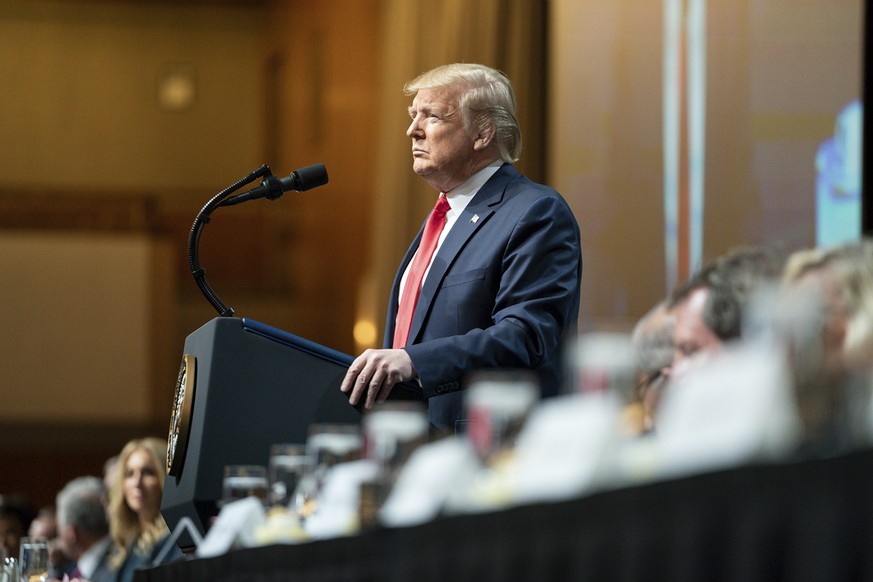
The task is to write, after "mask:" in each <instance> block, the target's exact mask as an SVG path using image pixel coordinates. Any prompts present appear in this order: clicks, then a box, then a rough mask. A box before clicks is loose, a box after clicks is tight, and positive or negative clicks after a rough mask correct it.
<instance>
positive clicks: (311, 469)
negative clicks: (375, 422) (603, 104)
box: [294, 423, 362, 519]
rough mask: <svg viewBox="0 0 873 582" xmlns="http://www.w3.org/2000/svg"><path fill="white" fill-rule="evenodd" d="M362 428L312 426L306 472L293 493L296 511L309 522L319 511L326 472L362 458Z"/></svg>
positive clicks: (325, 425) (307, 447) (326, 425)
mask: <svg viewBox="0 0 873 582" xmlns="http://www.w3.org/2000/svg"><path fill="white" fill-rule="evenodd" d="M361 446H362V438H361V427H360V426H358V425H356V424H320V423H317V424H313V425H312V426H310V427H309V436H308V437H307V439H306V456H307V457H308V465H307V470H306V472H305V473H304V475H303V477H301V479H300V482H299V484H298V485H297V490H296V491H295V492H294V509H295V510H296V512H297V515H298V516H299V517H300V518H301V519H306V518H307V517H308V516H310V515H311V514H312V513H313V512H314V511H315V510H316V508H317V503H318V494H319V493H320V491H321V487H322V485H323V484H324V479H325V476H326V475H327V472H328V471H329V470H330V469H331V467H333V466H334V465H336V464H338V463H345V462H349V461H354V460H357V459H360V458H361Z"/></svg>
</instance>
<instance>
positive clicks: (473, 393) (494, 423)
mask: <svg viewBox="0 0 873 582" xmlns="http://www.w3.org/2000/svg"><path fill="white" fill-rule="evenodd" d="M538 398H539V381H538V379H537V377H536V376H535V375H534V374H533V373H531V372H528V371H526V370H501V371H494V370H492V371H481V372H476V373H475V374H473V375H471V377H470V381H469V388H468V389H467V392H466V394H465V396H464V408H465V409H466V413H467V420H468V424H467V427H466V428H467V432H466V434H467V440H468V442H469V443H470V444H471V445H472V447H473V449H474V450H475V451H476V453H477V455H478V456H479V459H480V460H481V461H482V462H483V463H484V464H486V465H491V466H494V465H496V464H499V463H500V462H502V461H503V460H504V459H505V458H506V457H507V456H511V453H512V449H513V447H514V446H515V440H516V437H517V436H518V434H519V433H520V432H521V429H522V427H523V426H524V423H525V421H526V420H527V417H528V415H529V413H530V411H531V410H532V409H533V407H534V405H535V404H536V402H537V400H538Z"/></svg>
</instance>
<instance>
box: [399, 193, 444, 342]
mask: <svg viewBox="0 0 873 582" xmlns="http://www.w3.org/2000/svg"><path fill="white" fill-rule="evenodd" d="M449 208H451V207H450V206H449V201H448V200H446V196H445V194H440V198H439V200H437V203H436V206H434V208H433V212H431V213H430V216H429V217H428V219H427V224H425V225H424V233H423V234H422V235H421V244H419V245H418V252H417V253H415V257H414V258H413V259H412V266H411V267H410V268H409V274H408V275H407V276H406V286H405V287H404V288H403V296H402V298H401V299H400V306H399V307H398V309H397V319H396V320H395V326H394V347H395V348H403V347H406V342H407V340H408V339H409V328H410V326H411V325H412V314H413V313H415V304H416V303H417V302H418V294H419V293H420V292H421V281H422V279H424V272H425V271H427V268H428V266H429V265H430V259H431V257H432V256H433V252H434V250H435V249H436V246H437V241H439V239H440V233H441V232H442V231H443V227H444V226H445V225H446V212H448V211H449Z"/></svg>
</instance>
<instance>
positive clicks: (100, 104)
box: [0, 0, 264, 196]
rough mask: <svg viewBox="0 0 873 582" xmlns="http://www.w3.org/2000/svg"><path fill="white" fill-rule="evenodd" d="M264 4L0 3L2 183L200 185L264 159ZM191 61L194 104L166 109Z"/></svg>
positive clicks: (203, 188)
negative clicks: (180, 71)
mask: <svg viewBox="0 0 873 582" xmlns="http://www.w3.org/2000/svg"><path fill="white" fill-rule="evenodd" d="M262 35H263V11H262V10H256V9H231V8H206V7H202V6H174V5H173V4H172V3H163V2H161V3H133V2H69V1H54V0H36V1H34V0H4V2H2V3H0V55H2V57H0V78H2V79H3V86H4V90H3V91H0V111H2V112H3V114H2V115H0V136H2V146H0V186H4V187H5V186H9V185H24V186H34V185H39V186H56V187H63V188H71V187H78V188H87V189H95V188H111V189H127V190H146V189H152V190H167V191H170V192H172V193H178V192H179V190H184V189H196V190H198V191H200V192H202V195H204V196H205V195H206V194H208V193H210V192H213V191H215V189H216V187H219V186H220V187H223V186H224V185H226V184H229V183H230V182H232V181H234V180H236V179H237V178H238V177H239V176H242V175H243V174H245V173H246V172H248V171H249V170H251V169H253V168H254V167H256V166H257V165H259V164H260V163H262V162H263V161H264V160H263V159H262V156H263V152H262V140H261V135H262V129H263V128H262V124H263V123H264V120H263V108H262V103H263V69H262V58H263V47H264V39H263V36H262ZM177 65H183V66H187V67H190V69H191V71H192V72H193V74H194V80H195V83H196V101H195V103H194V105H193V106H192V107H191V108H190V109H189V110H186V111H182V112H173V111H166V110H162V109H161V108H160V107H159V104H158V101H157V98H156V93H157V82H158V79H159V77H160V76H161V75H162V74H163V73H164V72H165V71H166V70H167V68H168V67H173V66H177Z"/></svg>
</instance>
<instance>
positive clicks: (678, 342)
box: [670, 287, 722, 378]
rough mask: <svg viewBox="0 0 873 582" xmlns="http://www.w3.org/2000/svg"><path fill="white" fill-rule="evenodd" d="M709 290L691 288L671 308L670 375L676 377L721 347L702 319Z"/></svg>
mask: <svg viewBox="0 0 873 582" xmlns="http://www.w3.org/2000/svg"><path fill="white" fill-rule="evenodd" d="M708 296H709V290H708V289H706V288H703V287H701V288H699V289H695V290H694V291H692V292H691V293H690V294H689V295H688V296H687V297H685V299H683V300H682V301H681V302H680V303H679V304H678V305H677V306H676V307H675V309H674V316H675V318H676V319H675V326H674V328H673V345H674V347H675V353H674V356H673V365H672V366H671V369H670V376H671V377H673V378H678V377H680V376H682V375H683V374H685V373H686V372H687V371H688V370H689V369H690V368H692V367H693V366H695V365H696V364H698V363H699V362H700V361H701V360H703V358H704V357H705V356H707V355H710V354H712V353H715V352H717V351H719V350H721V348H722V341H721V339H719V337H718V336H716V335H715V334H714V333H712V331H711V330H710V329H709V328H708V327H706V324H705V323H704V322H703V308H704V306H705V305H706V300H707V298H708Z"/></svg>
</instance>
